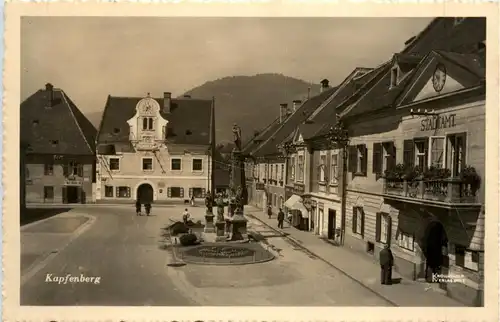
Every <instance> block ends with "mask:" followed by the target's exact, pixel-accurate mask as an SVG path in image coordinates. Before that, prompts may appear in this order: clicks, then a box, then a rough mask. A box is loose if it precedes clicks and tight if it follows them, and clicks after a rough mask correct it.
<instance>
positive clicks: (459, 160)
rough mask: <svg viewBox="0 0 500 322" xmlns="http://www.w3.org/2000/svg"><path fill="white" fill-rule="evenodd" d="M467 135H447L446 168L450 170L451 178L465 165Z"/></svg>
mask: <svg viewBox="0 0 500 322" xmlns="http://www.w3.org/2000/svg"><path fill="white" fill-rule="evenodd" d="M466 141H467V133H457V134H452V135H448V148H447V160H446V161H447V162H446V163H447V164H446V165H447V168H448V169H450V171H451V174H452V176H458V175H459V174H460V172H461V171H462V169H463V168H464V167H465V163H466V158H465V157H466V155H465V151H466V143H467V142H466Z"/></svg>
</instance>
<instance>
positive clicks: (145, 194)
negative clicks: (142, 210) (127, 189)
mask: <svg viewBox="0 0 500 322" xmlns="http://www.w3.org/2000/svg"><path fill="white" fill-rule="evenodd" d="M137 199H138V200H139V201H140V202H141V203H142V204H146V203H152V202H153V187H151V185H150V184H147V183H143V184H141V185H140V186H139V188H137Z"/></svg>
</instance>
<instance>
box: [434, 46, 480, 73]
mask: <svg viewBox="0 0 500 322" xmlns="http://www.w3.org/2000/svg"><path fill="white" fill-rule="evenodd" d="M436 52H437V53H438V54H439V55H440V56H442V57H444V58H445V59H448V60H450V61H451V62H453V63H455V64H457V65H458V66H460V67H462V68H464V69H466V70H468V71H469V72H471V73H473V74H475V75H476V76H478V77H485V75H486V55H485V53H486V51H482V52H480V53H478V54H459V53H452V52H446V51H442V50H439V51H436Z"/></svg>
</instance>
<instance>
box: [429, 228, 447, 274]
mask: <svg viewBox="0 0 500 322" xmlns="http://www.w3.org/2000/svg"><path fill="white" fill-rule="evenodd" d="M424 255H425V259H426V261H425V263H426V265H425V266H426V268H425V279H426V281H427V282H433V278H432V277H433V274H446V273H447V272H448V266H449V259H448V237H447V236H446V231H445V229H444V227H443V225H442V224H441V223H440V222H439V221H431V222H430V223H429V224H428V225H427V229H426V233H425V248H424Z"/></svg>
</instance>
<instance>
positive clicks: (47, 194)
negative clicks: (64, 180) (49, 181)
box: [43, 186, 54, 200]
mask: <svg viewBox="0 0 500 322" xmlns="http://www.w3.org/2000/svg"><path fill="white" fill-rule="evenodd" d="M43 199H46V200H53V199H54V187H51V186H45V187H43Z"/></svg>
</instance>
